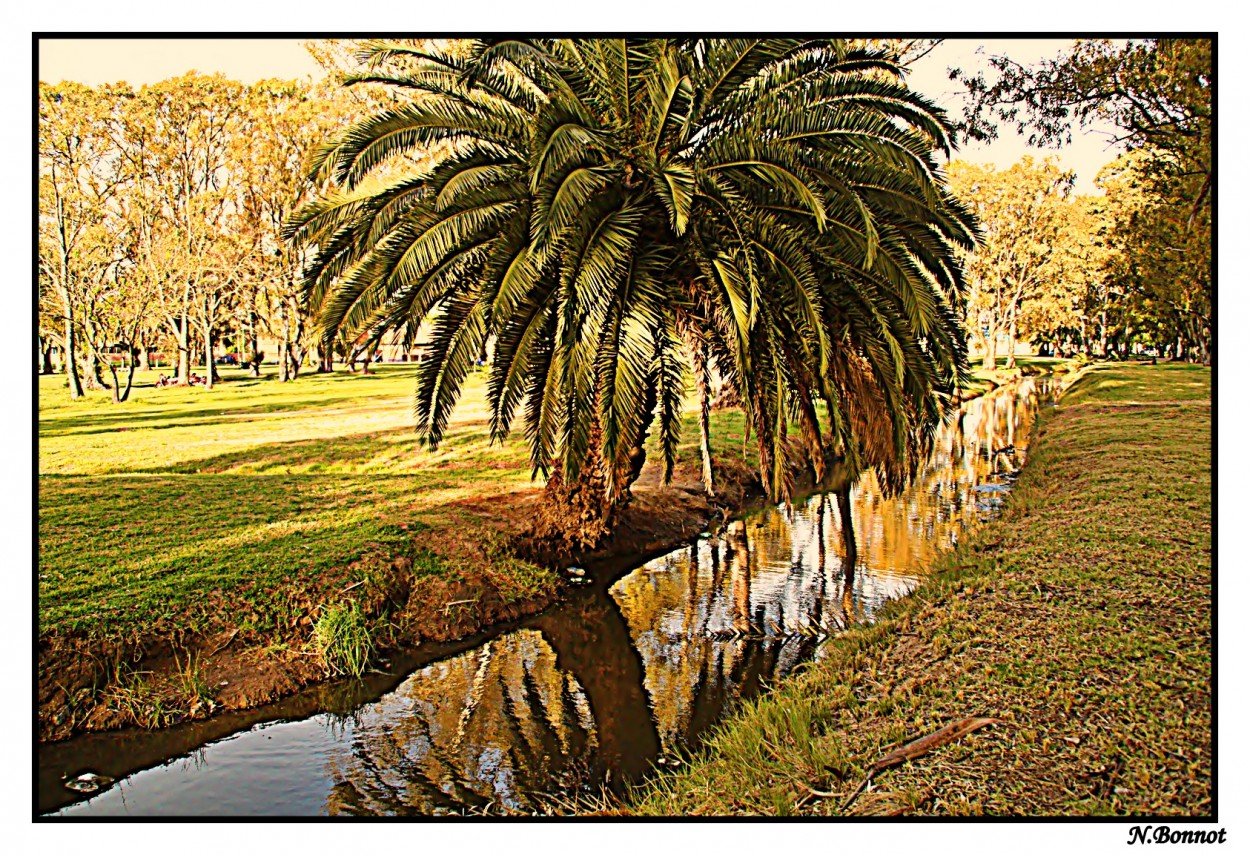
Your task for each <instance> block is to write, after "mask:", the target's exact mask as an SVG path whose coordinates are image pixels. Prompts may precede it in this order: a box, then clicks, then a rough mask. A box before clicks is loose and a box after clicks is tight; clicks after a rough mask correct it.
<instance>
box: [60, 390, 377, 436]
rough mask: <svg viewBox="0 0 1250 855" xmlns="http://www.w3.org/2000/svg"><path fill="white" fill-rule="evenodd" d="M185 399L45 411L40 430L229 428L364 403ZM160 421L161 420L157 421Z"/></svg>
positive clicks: (318, 398)
mask: <svg viewBox="0 0 1250 855" xmlns="http://www.w3.org/2000/svg"><path fill="white" fill-rule="evenodd" d="M180 403H184V404H185V406H186V408H181V409H170V408H169V406H168V405H162V406H160V407H149V408H147V409H134V410H125V411H118V412H116V413H110V414H101V413H86V414H84V413H74V414H72V415H58V414H43V413H41V414H40V416H39V434H40V436H44V437H59V436H70V435H73V436H86V435H89V434H95V433H112V432H114V431H117V430H163V429H166V428H172V427H194V426H196V425H218V426H220V427H221V428H222V429H223V430H228V429H229V425H230V422H231V421H244V422H245V421H248V420H250V419H251V418H253V417H255V416H260V415H268V414H270V413H288V412H293V411H298V410H310V411H312V410H320V409H326V408H329V407H334V406H338V405H342V404H349V403H354V404H363V403H366V402H362V400H361V396H360V395H359V394H358V393H347V394H342V395H326V394H324V393H321V394H315V395H313V396H312V397H308V398H300V399H298V400H285V401H270V402H261V403H256V404H250V405H243V406H238V405H234V404H232V402H231V401H230V400H229V399H225V400H220V401H214V400H213V399H211V398H198V399H196V400H193V401H187V402H180ZM158 423H159V424H158Z"/></svg>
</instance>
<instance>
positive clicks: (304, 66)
mask: <svg viewBox="0 0 1250 855" xmlns="http://www.w3.org/2000/svg"><path fill="white" fill-rule="evenodd" d="M1071 44H1072V42H1071V40H1070V39H1069V40H1064V39H990V40H985V39H950V40H947V41H946V42H944V43H943V44H941V45H939V46H938V47H937V48H936V49H935V50H934V51H933V52H931V53H930V54H928V55H927V56H925V57H923V58H922V59H921V60H920V61H918V62H917V63H916V65H915V66H914V67H913V70H912V73H911V75H910V76H909V83H910V85H911V86H913V87H915V88H916V89H919V90H920V91H922V92H924V93H925V94H926V95H929V96H930V97H932V98H934V99H935V100H937V101H938V103H939V104H940V105H941V106H943V107H945V108H947V109H948V110H949V111H950V112H951V113H952V114H953V115H954V116H956V117H958V115H959V112H960V110H959V107H960V101H961V98H962V95H961V93H960V87H959V86H958V84H957V83H955V82H954V81H951V80H950V79H949V78H948V77H947V74H946V70H947V68H949V67H952V66H955V67H959V68H962V69H963V70H964V71H965V72H969V71H971V70H973V69H977V68H986V67H988V65H987V63H986V61H985V57H986V55H988V54H998V53H1002V54H1007V55H1009V56H1011V57H1012V58H1013V59H1015V60H1016V61H1018V62H1021V63H1024V64H1028V63H1032V62H1035V61H1036V60H1038V59H1042V58H1051V57H1054V56H1057V55H1058V54H1059V53H1061V52H1062V51H1063V50H1064V49H1065V48H1066V47H1069V46H1071ZM191 70H195V71H199V72H202V73H205V74H212V73H214V72H221V73H223V74H225V75H226V76H227V77H231V78H233V79H236V80H241V81H243V82H244V83H254V82H255V81H257V80H261V79H264V78H266V77H284V78H292V77H300V78H302V77H305V76H309V75H311V76H313V77H319V76H320V75H321V70H320V68H319V67H318V66H317V64H316V63H315V62H313V60H312V57H311V56H309V54H308V51H307V50H305V48H304V46H303V41H302V40H299V39H43V40H41V41H40V43H39V77H40V79H42V80H45V81H47V82H49V83H56V82H59V81H61V80H75V81H78V82H79V83H86V84H89V85H92V86H98V85H100V84H102V83H116V82H118V81H121V80H125V81H127V82H129V83H132V84H135V85H141V84H144V83H155V82H157V81H159V80H164V79H166V78H169V77H176V76H178V75H181V74H183V73H185V72H187V71H191ZM1109 130H1110V129H1109V128H1108V129H1104V130H1103V131H1102V132H1095V131H1090V132H1085V133H1078V134H1074V136H1073V143H1072V145H1071V146H1068V147H1066V148H1064V149H1062V150H1059V151H1056V150H1052V149H1030V148H1029V147H1028V146H1027V145H1026V144H1025V140H1024V138H1023V137H1021V136H1019V135H1018V134H1017V133H1016V132H1015V130H1014V129H1012V128H1007V129H1005V130H1004V132H1003V133H1002V135H1001V137H1000V138H999V139H998V140H995V141H994V142H993V143H990V144H988V145H987V144H975V145H970V146H968V147H966V148H964V149H962V150H961V151H960V152H959V153H958V155H957V157H959V158H962V159H965V160H972V161H975V162H977V163H993V164H996V165H997V166H999V167H1000V168H1005V167H1008V166H1010V165H1011V164H1013V163H1015V162H1016V161H1018V160H1019V159H1020V157H1021V156H1022V155H1024V154H1032V155H1033V156H1034V157H1037V158H1040V157H1044V156H1047V155H1055V156H1058V158H1059V160H1060V162H1061V163H1062V164H1063V165H1064V166H1065V167H1066V168H1070V169H1074V170H1076V173H1077V184H1076V190H1077V192H1078V193H1090V192H1095V188H1094V183H1093V182H1094V178H1095V177H1096V176H1097V174H1098V170H1099V169H1100V168H1101V167H1102V166H1103V164H1105V163H1107V162H1109V161H1111V160H1114V159H1115V152H1114V151H1112V150H1110V149H1108V147H1107V141H1108V140H1109V139H1110V134H1109Z"/></svg>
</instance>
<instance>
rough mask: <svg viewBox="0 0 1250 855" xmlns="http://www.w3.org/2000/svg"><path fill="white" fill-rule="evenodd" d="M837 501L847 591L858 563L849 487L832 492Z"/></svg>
mask: <svg viewBox="0 0 1250 855" xmlns="http://www.w3.org/2000/svg"><path fill="white" fill-rule="evenodd" d="M834 495H835V496H836V498H837V500H838V516H839V517H841V519H842V546H843V548H844V549H845V550H846V557H845V558H844V559H843V561H842V576H843V579H844V580H845V586H846V587H847V588H848V589H849V588H850V587H851V583H852V582H854V581H855V565H856V564H858V563H859V550H858V549H856V547H855V517H854V515H853V514H852V512H851V485H850V484H846V485H844V486H842V487H840V488H838V489H837V490H835V491H834Z"/></svg>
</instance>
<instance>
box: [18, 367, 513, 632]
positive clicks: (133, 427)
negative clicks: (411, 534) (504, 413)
mask: <svg viewBox="0 0 1250 855" xmlns="http://www.w3.org/2000/svg"><path fill="white" fill-rule="evenodd" d="M414 369H415V366H382V367H380V368H379V369H378V373H377V374H375V375H372V376H362V375H351V374H349V373H347V372H346V371H341V372H335V373H334V374H326V375H316V374H312V375H307V376H305V377H301V378H300V379H299V380H298V381H296V382H294V383H290V384H285V385H284V384H280V383H278V382H277V381H276V380H275V379H273V378H272V377H268V378H264V379H261V380H252V379H248V378H244V377H243V376H242V374H243V372H231V371H229V370H227V371H226V372H225V376H226V378H227V379H228V380H229V382H226V383H223V384H220V385H218V386H217V387H216V388H214V389H212V390H211V391H210V390H207V389H204V388H202V387H193V388H189V389H183V388H166V389H158V388H155V386H154V385H140V386H139V387H138V388H136V389H135V390H134V392H133V396H132V400H131V401H130V402H128V403H126V404H121V405H115V404H112V403H110V402H109V401H108V399H107V396H106V394H105V393H95V394H93V395H92V396H91V397H89V398H88V399H86V400H83V401H77V402H73V401H70V400H68V396H67V395H66V393H65V390H64V388H63V384H64V378H63V377H56V376H53V377H42V378H40V412H39V473H40V477H39V512H40V519H39V605H40V631H41V633H50V632H51V633H56V632H65V631H82V632H87V633H88V634H97V633H109V632H125V631H128V630H131V629H136V628H138V629H142V628H144V627H148V626H152V625H154V624H155V623H156V622H157V621H160V620H162V619H164V620H172V619H176V620H177V621H178V623H179V625H180V626H181V627H182V628H183V629H187V630H191V631H195V630H196V629H197V628H199V625H200V624H201V623H202V622H204V621H206V620H209V619H210V618H213V617H216V616H215V615H213V614H212V613H211V609H212V608H213V607H214V605H213V603H212V602H210V601H209V600H207V599H206V596H205V595H207V594H208V593H209V592H211V591H214V590H231V589H238V588H242V587H246V588H247V589H248V594H247V597H248V598H249V599H250V600H252V601H253V602H254V604H255V605H256V607H257V608H256V610H255V611H256V617H255V618H253V619H254V620H259V621H261V622H264V621H265V620H267V619H269V618H270V617H273V616H272V615H269V614H267V609H266V602H265V600H266V598H267V597H268V595H269V593H270V592H272V591H273V590H274V589H276V588H278V587H280V586H283V585H286V586H289V585H290V584H298V583H299V582H300V580H302V579H312V578H315V576H316V574H317V573H319V572H320V571H322V570H325V569H328V568H333V567H341V566H343V565H345V564H347V563H349V562H351V561H353V560H354V559H356V558H358V557H360V556H361V555H362V554H364V553H366V552H368V551H370V550H381V551H386V550H388V549H390V548H392V547H393V546H394V545H395V543H396V542H397V541H399V540H401V539H403V538H405V537H406V536H408V531H406V530H405V528H403V527H408V529H409V530H415V529H418V528H420V529H421V530H422V531H428V532H429V533H430V536H429V537H428V538H427V539H428V541H429V544H430V546H432V547H433V551H434V552H435V553H441V552H444V551H445V550H444V549H443V547H444V546H447V545H448V543H447V542H446V541H448V538H446V537H444V538H440V537H438V536H436V535H437V534H438V533H439V532H442V533H452V534H454V533H455V532H456V531H457V527H459V526H464V525H470V526H472V527H473V528H474V529H476V530H477V532H476V534H477V536H478V537H482V536H485V535H488V534H489V531H487V532H483V531H482V530H481V523H480V521H479V519H478V517H477V516H476V515H473V514H471V513H469V512H468V511H467V510H465V508H464V507H463V506H464V504H465V503H466V502H471V501H472V500H473V499H475V498H480V497H481V496H482V495H483V494H484V493H488V494H491V495H494V496H496V497H497V500H498V502H500V503H501V504H505V505H506V503H508V502H509V501H510V497H511V496H513V495H514V494H516V493H518V492H523V491H528V490H532V489H533V485H532V484H531V482H530V478H529V467H528V457H527V454H526V451H525V448H524V445H523V443H522V442H521V441H520V439H519V438H518V439H517V440H514V441H509V442H508V443H506V444H505V445H504V446H502V447H499V446H495V447H493V448H491V447H489V443H488V441H487V428H486V412H485V410H484V408H483V405H482V388H483V385H484V379H483V375H481V374H477V375H474V376H473V377H472V378H471V379H470V382H469V384H468V389H467V390H466V394H465V399H464V401H463V404H462V406H461V407H460V408H459V409H458V411H457V413H456V415H455V420H454V423H453V426H452V428H451V430H450V431H449V436H448V439H447V441H446V442H445V443H444V444H443V446H442V447H441V448H440V449H439V450H438V451H434V452H431V451H428V450H426V449H425V448H423V447H422V446H421V445H420V444H419V442H418V441H417V438H416V436H415V434H414V433H413V429H412V424H413V418H412V393H413V389H414V383H415V381H414ZM155 376H156V372H152V376H151V377H140V378H139V379H140V381H141V382H144V383H147V382H149V381H151V380H154V379H155ZM450 539H451V540H454V537H453V538H450ZM451 551H452V552H454V550H451ZM529 581H530V582H532V581H533V580H529ZM256 628H257V629H264V627H263V626H262V627H256Z"/></svg>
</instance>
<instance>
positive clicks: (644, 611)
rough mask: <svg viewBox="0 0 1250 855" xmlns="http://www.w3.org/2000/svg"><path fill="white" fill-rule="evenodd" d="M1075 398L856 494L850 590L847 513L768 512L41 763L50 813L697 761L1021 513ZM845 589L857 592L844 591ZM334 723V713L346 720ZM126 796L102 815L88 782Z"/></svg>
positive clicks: (365, 794)
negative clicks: (1008, 495) (514, 617)
mask: <svg viewBox="0 0 1250 855" xmlns="http://www.w3.org/2000/svg"><path fill="white" fill-rule="evenodd" d="M1057 390H1058V385H1057V381H1054V380H1052V379H1050V378H1028V379H1025V380H1023V381H1021V382H1020V383H1017V384H1014V385H1012V386H1009V387H1004V388H1001V389H998V390H996V391H995V392H993V393H991V394H989V395H986V396H984V397H982V398H978V399H975V400H973V401H970V402H968V403H966V404H965V405H964V406H963V407H962V408H961V410H960V411H959V413H958V414H957V415H956V416H955V418H954V419H953V420H952V421H951V423H950V424H949V425H947V426H946V428H945V429H943V431H942V432H941V433H940V434H939V436H938V438H937V441H936V444H935V447H934V451H933V454H932V455H931V456H930V458H929V460H928V461H927V463H926V465H925V466H924V468H923V469H922V471H921V472H920V473H919V475H918V476H917V477H916V479H915V480H914V482H913V483H912V485H911V486H910V487H909V488H908V489H907V490H906V492H905V493H904V494H903V495H901V496H899V497H896V498H893V499H889V498H886V497H884V496H883V495H882V494H881V492H880V491H879V490H878V489H877V486H876V483H875V479H874V477H873V476H872V475H871V473H870V474H867V475H865V476H864V477H863V478H862V479H861V480H860V481H859V482H858V483H857V484H856V485H855V487H854V488H853V490H852V494H851V509H852V515H853V518H854V525H855V531H856V535H857V541H858V554H857V563H856V566H855V567H854V573H853V574H847V573H846V569H847V568H846V567H845V556H846V551H845V547H844V541H843V535H842V530H841V525H840V520H841V516H840V514H839V512H838V508H837V503H836V502H835V500H834V498H833V497H832V496H831V495H829V494H817V495H813V496H810V497H808V498H806V499H804V500H801V501H799V502H796V503H795V504H794V505H793V506H792V507H791V508H789V509H786V508H785V507H777V508H771V507H770V508H767V509H765V510H763V511H761V512H759V513H756V514H753V515H751V516H748V517H746V518H745V519H741V520H734V521H731V522H729V523H728V524H727V525H725V526H724V527H723V528H722V529H719V530H717V531H714V532H710V533H707V534H705V535H703V536H701V537H700V538H699V539H698V540H696V541H695V542H693V543H691V544H689V545H687V546H684V547H682V548H680V549H677V550H674V551H673V552H671V553H669V554H667V555H664V556H662V557H659V558H656V559H655V560H653V561H649V562H647V563H646V564H643V565H642V566H641V567H637V568H635V569H632V570H630V571H629V572H627V573H625V575H623V576H620V577H619V578H613V576H615V575H619V574H612V573H611V572H610V571H608V570H606V569H600V570H595V569H594V568H592V569H591V576H592V577H594V576H595V575H596V574H597V573H598V574H599V575H600V576H603V577H604V578H597V579H594V580H593V582H592V584H590V585H588V586H586V587H584V588H581V589H575V590H574V591H573V592H572V594H571V596H570V598H569V599H568V600H567V601H566V602H564V603H562V604H560V605H559V606H556V607H554V608H552V609H550V610H548V611H547V612H544V613H543V614H541V615H538V616H535V617H534V618H532V619H529V620H527V621H525V622H523V623H521V624H520V625H518V626H516V627H514V628H512V629H509V630H507V631H504V632H501V633H498V634H496V635H494V636H493V637H489V638H487V639H485V640H480V639H479V640H478V641H477V642H476V643H474V644H473V645H472V646H470V645H469V644H462V645H458V646H457V645H444V646H441V647H429V648H422V649H421V650H420V651H418V652H417V655H418V656H420V657H422V658H421V659H417V660H413V662H412V663H402V662H395V663H391V668H392V669H393V670H394V671H395V672H396V673H395V674H394V675H393V676H391V677H389V678H388V677H375V678H372V679H371V680H369V681H366V682H364V683H355V684H352V685H339V686H337V687H323V688H321V689H319V690H316V691H313V692H310V693H306V694H305V695H303V696H298V697H296V698H294V699H291V700H288V701H286V702H284V703H282V704H279V705H275V706H274V707H271V708H266V709H262V710H254V711H250V712H248V713H240V714H234V715H233V716H229V717H223V718H220V719H214V720H212V721H209V722H195V723H192V724H188V725H183V726H180V727H175V728H171V729H169V730H168V731H161V732H155V733H144V732H138V731H129V732H123V733H115V734H88V735H85V736H82V737H79V738H76V739H74V740H70V741H68V742H65V743H58V744H53V745H48V746H42V747H41V748H40V750H39V808H40V810H41V811H47V812H56V813H58V814H59V815H65V816H106V815H119V814H120V815H131V816H144V815H160V816H209V815H223V816H278V815H305V816H309V815H326V814H329V815H359V814H364V815H374V814H401V815H403V814H444V813H456V814H459V813H483V812H489V813H525V814H529V813H531V812H535V811H539V812H541V811H544V810H549V809H551V807H552V805H553V803H554V802H553V799H563V800H567V799H569V798H571V797H572V796H573V795H575V794H576V793H578V792H592V793H597V792H599V791H600V789H601V788H604V787H606V788H608V789H610V790H614V791H619V790H620V789H621V788H622V787H623V786H624V785H625V784H627V783H629V782H633V781H637V780H639V779H641V778H642V777H643V776H645V775H647V774H648V773H649V772H651V770H654V769H657V768H666V767H670V766H671V765H674V764H679V763H681V762H682V758H683V757H684V756H685V755H686V754H687V752H688V751H689V750H690V749H691V748H693V747H695V746H697V744H698V742H699V739H700V737H701V736H702V735H703V734H705V733H706V732H707V730H708V728H709V727H710V726H711V725H712V724H714V723H715V722H716V721H718V720H719V719H720V718H721V717H722V716H723V715H724V714H725V713H726V712H727V711H729V710H731V709H732V708H733V707H734V705H735V704H736V703H738V702H739V701H740V700H742V699H744V698H749V697H751V696H752V695H755V694H757V693H758V692H759V691H760V690H761V689H762V688H763V687H765V686H767V685H768V684H769V683H771V682H772V681H774V680H777V679H779V678H781V677H783V676H785V675H786V674H787V673H788V672H790V671H791V670H793V669H794V667H795V666H796V665H798V664H799V663H801V662H804V661H806V660H810V659H812V658H813V657H819V656H820V655H821V645H822V642H823V641H824V640H825V639H826V638H828V637H829V636H831V635H834V634H836V633H838V632H840V631H842V630H843V629H845V628H846V627H848V626H851V625H853V624H857V623H862V622H866V621H871V620H872V619H873V617H874V615H875V614H876V612H877V610H878V609H879V608H880V607H881V605H882V604H883V603H885V602H887V601H888V600H890V599H893V598H896V597H901V596H905V595H906V594H907V593H908V592H910V591H911V590H912V588H913V587H915V585H916V584H917V583H918V582H919V580H920V579H921V577H922V576H923V575H924V573H925V569H926V568H927V567H928V566H930V564H931V562H932V559H933V557H934V556H935V554H936V553H937V552H938V551H939V550H943V549H947V548H949V547H950V546H952V545H953V544H955V543H957V542H958V541H959V539H960V538H961V537H962V536H963V534H964V532H966V531H967V530H968V529H969V528H970V527H972V526H975V525H976V524H977V523H978V522H979V521H981V520H983V519H985V518H986V517H988V516H989V515H991V514H992V513H993V512H994V510H995V509H996V508H997V506H998V505H999V504H1001V502H1002V501H1003V498H1004V493H1005V492H1006V491H1007V490H1009V489H1010V485H1011V483H1012V481H1013V480H1014V478H1015V474H1016V473H1017V472H1018V470H1019V468H1020V467H1021V466H1022V465H1023V463H1024V459H1025V455H1026V453H1027V446H1028V439H1029V436H1030V434H1031V431H1032V425H1033V422H1034V420H1035V418H1036V415H1037V413H1038V411H1039V409H1040V408H1041V407H1042V406H1044V405H1045V404H1047V403H1048V402H1050V401H1051V400H1053V397H1054V395H1055V394H1056V393H1057ZM848 576H849V581H848ZM326 710H334V711H333V712H328V711H326ZM88 769H89V770H91V771H93V772H96V773H99V774H103V775H107V776H109V777H110V778H115V779H117V780H116V781H115V782H114V783H113V784H112V785H111V786H109V787H107V788H106V789H103V790H101V791H99V792H97V793H95V794H92V795H90V796H84V795H82V794H78V793H74V792H72V791H70V790H68V789H66V788H65V786H64V781H65V780H66V778H67V777H68V778H73V777H75V776H77V775H78V774H79V773H81V772H83V771H85V770H88Z"/></svg>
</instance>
